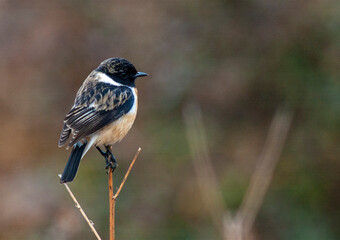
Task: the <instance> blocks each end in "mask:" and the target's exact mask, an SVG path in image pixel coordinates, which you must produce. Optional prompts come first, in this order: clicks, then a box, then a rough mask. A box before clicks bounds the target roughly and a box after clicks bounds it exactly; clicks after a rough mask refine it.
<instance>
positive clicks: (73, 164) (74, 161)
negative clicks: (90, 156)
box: [60, 142, 87, 183]
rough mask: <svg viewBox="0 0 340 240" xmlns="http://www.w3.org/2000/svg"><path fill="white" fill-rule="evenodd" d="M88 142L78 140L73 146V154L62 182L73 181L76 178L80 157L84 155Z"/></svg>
mask: <svg viewBox="0 0 340 240" xmlns="http://www.w3.org/2000/svg"><path fill="white" fill-rule="evenodd" d="M86 144H87V142H85V143H80V142H78V143H76V144H75V145H74V146H73V149H72V152H71V155H70V157H69V159H68V161H67V164H66V166H65V169H64V172H63V175H62V176H61V179H60V183H67V182H71V181H72V180H73V179H74V177H75V176H76V173H77V171H78V167H79V163H80V159H81V156H82V155H83V152H84V150H85V147H86Z"/></svg>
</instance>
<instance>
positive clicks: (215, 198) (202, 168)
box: [183, 104, 227, 235]
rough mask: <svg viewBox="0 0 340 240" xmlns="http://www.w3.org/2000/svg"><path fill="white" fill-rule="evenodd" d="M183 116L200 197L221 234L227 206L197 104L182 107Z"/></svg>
mask: <svg viewBox="0 0 340 240" xmlns="http://www.w3.org/2000/svg"><path fill="white" fill-rule="evenodd" d="M183 117H184V121H185V125H186V130H187V138H188V143H189V147H190V151H191V156H192V158H193V163H194V169H195V172H196V176H197V182H198V185H199V189H200V191H201V195H202V199H203V201H204V203H205V205H206V207H207V210H208V211H209V213H210V216H211V219H212V221H213V223H214V224H215V227H216V228H217V229H218V231H219V232H220V234H221V235H223V224H222V222H223V218H224V213H225V212H226V210H227V207H226V205H225V204H224V203H223V197H222V192H221V188H220V186H219V184H218V180H217V177H216V173H215V171H214V168H213V164H212V161H211V158H210V154H209V151H208V145H207V137H206V134H205V131H204V127H203V123H202V122H203V121H202V114H201V110H200V108H199V106H198V105H195V104H191V105H188V106H186V108H184V109H183Z"/></svg>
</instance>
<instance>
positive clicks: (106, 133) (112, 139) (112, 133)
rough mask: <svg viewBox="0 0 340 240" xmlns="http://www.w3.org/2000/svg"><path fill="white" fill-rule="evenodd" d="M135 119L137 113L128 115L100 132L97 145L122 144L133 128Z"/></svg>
mask: <svg viewBox="0 0 340 240" xmlns="http://www.w3.org/2000/svg"><path fill="white" fill-rule="evenodd" d="M135 118H136V114H135V113H128V114H126V115H124V116H122V117H120V118H119V119H117V120H116V121H114V122H113V123H110V124H109V125H108V126H106V127H104V128H103V129H102V130H100V131H99V132H98V137H97V139H96V142H95V145H113V144H114V143H116V142H120V141H121V140H122V139H123V138H124V137H125V135H126V134H127V133H128V131H129V130H130V128H131V127H132V124H133V122H134V121H135Z"/></svg>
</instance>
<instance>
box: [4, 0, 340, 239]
mask: <svg viewBox="0 0 340 240" xmlns="http://www.w3.org/2000/svg"><path fill="white" fill-rule="evenodd" d="M339 16H340V4H339V1H337V0H296V1H266V0H254V1H249V0H240V1H238V0H212V1H203V0H196V1H193V0H188V1H179V0H175V1H155V0H148V1H100V2H99V1H88V0H85V1H79V0H71V1H69V0H61V1H42V0H36V1H33V0H29V1H18V0H12V1H9V0H2V1H0V56H1V59H0V76H1V80H0V111H1V118H0V126H1V129H0V134H1V135H0V173H1V175H0V212H1V213H2V214H1V215H0V239H88V238H90V237H92V236H90V235H91V232H90V230H89V229H88V228H87V226H86V223H85V222H84V221H83V219H82V218H81V216H80V214H79V213H78V212H77V211H76V209H75V208H74V206H73V202H72V201H71V200H70V199H69V197H68V196H67V194H66V192H65V191H64V189H63V187H62V186H61V185H60V184H59V180H58V177H57V173H60V172H61V171H62V170H63V167H64V164H65V163H66V160H67V157H68V154H69V152H68V151H66V150H65V149H58V148H57V140H58V138H59V133H60V130H61V127H62V120H63V117H64V115H65V114H66V113H67V112H68V110H69V108H70V107H71V105H72V103H73V100H74V96H75V93H76V91H77V89H78V88H79V86H80V85H81V83H82V81H83V80H84V79H85V78H86V76H87V75H88V74H89V73H90V72H91V71H92V70H93V69H94V68H95V67H97V65H98V64H99V63H100V62H101V61H102V60H104V59H106V58H109V57H118V56H119V57H124V58H126V59H128V60H130V61H131V62H132V63H134V65H135V66H136V68H137V69H138V70H140V71H144V72H147V73H149V74H150V77H148V78H143V79H141V80H140V81H139V82H137V87H138V90H139V96H140V98H139V103H140V105H139V113H138V117H137V119H136V122H135V125H134V127H133V128H132V130H131V131H130V133H129V134H128V136H127V137H126V138H125V139H124V140H123V141H122V143H120V144H117V145H116V146H114V148H113V149H114V152H115V155H116V157H117V160H118V162H119V165H120V166H119V168H118V170H117V171H116V172H115V174H116V176H115V178H116V179H117V182H119V180H120V179H121V178H122V176H123V174H124V172H125V171H124V170H123V169H126V168H127V166H128V164H129V160H130V159H132V157H133V154H134V153H135V151H136V149H137V148H138V147H139V146H141V147H142V149H143V151H142V152H141V155H140V157H139V159H138V162H137V163H136V166H135V169H134V170H133V172H132V173H131V176H130V177H129V180H128V182H127V183H126V186H125V189H124V191H123V192H122V193H121V198H120V201H119V202H118V203H117V216H116V217H117V237H118V238H119V239H219V235H218V233H217V231H216V229H215V228H214V225H213V223H212V221H211V219H210V218H209V217H208V213H207V211H206V210H204V209H202V199H201V196H200V194H199V193H198V191H199V190H198V186H197V182H196V178H195V174H194V170H193V163H192V159H191V156H190V153H189V146H188V143H187V140H186V136H185V126H184V123H183V119H182V108H183V106H185V105H186V104H187V102H195V103H196V104H198V105H200V106H201V108H202V115H203V122H204V125H205V127H206V131H207V135H208V136H207V138H208V145H209V150H210V153H211V156H210V157H211V159H212V164H213V165H214V168H215V169H216V175H217V180H218V182H219V184H220V186H221V190H222V195H223V196H222V197H223V201H225V203H226V204H227V205H228V207H229V208H230V209H231V211H232V209H237V208H238V207H239V206H240V204H241V201H242V198H243V195H244V193H245V190H246V187H247V185H248V184H249V181H250V176H251V174H252V172H253V171H254V167H255V165H256V160H257V157H258V156H259V154H260V152H261V149H262V147H263V144H264V141H265V136H266V134H267V130H268V127H269V124H270V121H271V119H272V116H273V114H274V112H275V110H276V109H277V108H278V107H280V106H286V107H288V108H289V109H291V111H292V112H293V113H294V119H293V122H292V127H291V130H290V133H289V135H288V139H287V143H286V145H285V147H284V149H283V153H282V156H281V158H280V160H279V163H278V166H277V169H276V171H275V174H274V177H273V180H272V182H271V186H270V187H269V192H268V194H267V195H266V197H265V199H264V204H263V206H262V207H261V210H260V213H259V216H258V218H257V219H256V222H255V226H254V232H255V233H254V235H255V238H256V239H325V240H326V239H336V236H339V235H340V231H339V228H338V226H339V224H340V210H339V209H340V205H339V202H340V194H339V188H340V177H339V170H340V164H339V156H340V150H339V142H340V135H339V133H340V124H339V123H340V81H339V76H340V74H339V69H340V66H339V59H340V45H339V42H340V27H339V23H340V19H339ZM106 178H107V176H106V174H105V170H104V163H103V161H102V159H101V158H100V156H99V155H98V154H97V152H96V151H94V150H92V151H90V152H89V154H88V155H87V156H86V157H85V158H84V159H83V163H82V164H81V167H80V171H79V173H78V175H77V177H76V179H75V181H74V182H73V183H72V189H73V191H74V192H75V194H76V195H77V197H78V200H79V201H80V203H81V204H82V206H83V207H84V209H85V210H87V214H88V215H89V217H90V218H91V219H92V220H93V221H94V222H95V223H96V228H97V229H98V230H99V232H101V233H102V234H101V235H102V236H107V235H108V199H107V185H106V184H107V181H106Z"/></svg>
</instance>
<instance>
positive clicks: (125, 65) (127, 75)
mask: <svg viewBox="0 0 340 240" xmlns="http://www.w3.org/2000/svg"><path fill="white" fill-rule="evenodd" d="M96 70H97V71H98V72H102V73H105V74H106V75H107V76H108V77H110V78H112V79H113V80H114V81H116V82H118V83H121V84H124V85H128V86H132V87H134V86H135V80H136V78H138V77H144V76H148V74H146V73H143V72H137V70H136V68H135V67H134V66H133V65H132V64H131V63H130V62H129V61H128V60H126V59H124V58H109V59H107V60H105V61H103V62H102V63H101V64H100V65H99V67H98V68H97V69H96Z"/></svg>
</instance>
